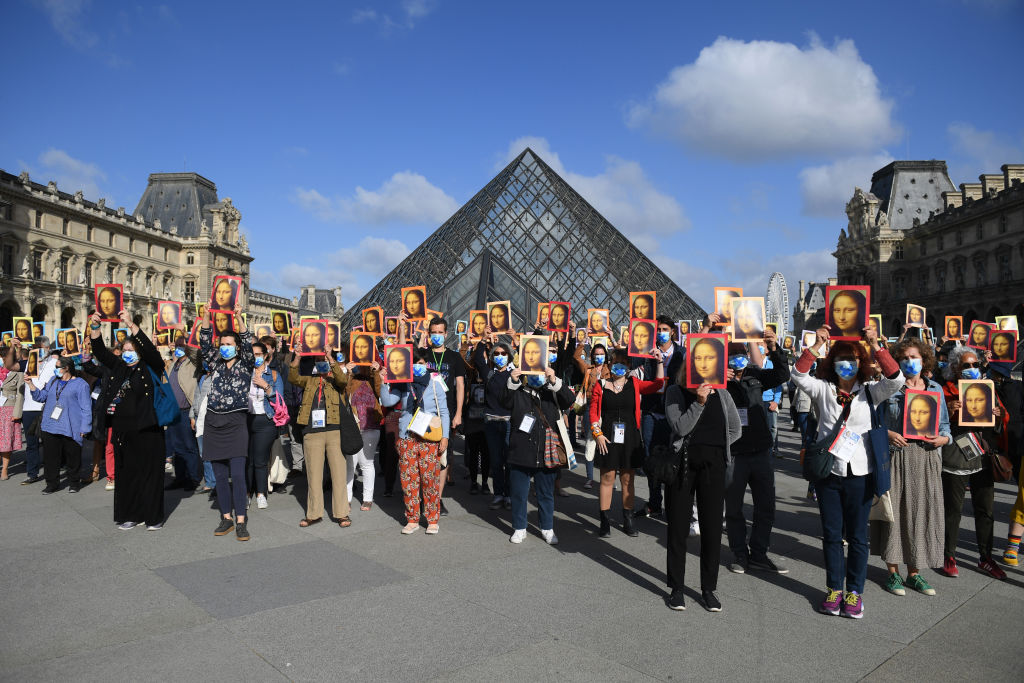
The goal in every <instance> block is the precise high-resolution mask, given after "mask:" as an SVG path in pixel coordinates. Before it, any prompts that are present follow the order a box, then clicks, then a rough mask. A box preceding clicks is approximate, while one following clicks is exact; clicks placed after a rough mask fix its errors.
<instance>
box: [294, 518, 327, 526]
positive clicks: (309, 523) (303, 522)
mask: <svg viewBox="0 0 1024 683" xmlns="http://www.w3.org/2000/svg"><path fill="white" fill-rule="evenodd" d="M322 521H324V518H323V517H317V518H316V519H303V520H301V521H300V522H299V526H300V527H302V528H303V529H305V528H306V527H307V526H313V525H314V524H319V523H320V522H322Z"/></svg>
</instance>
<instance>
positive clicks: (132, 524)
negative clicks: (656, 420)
mask: <svg viewBox="0 0 1024 683" xmlns="http://www.w3.org/2000/svg"><path fill="white" fill-rule="evenodd" d="M137 526H138V524H136V523H135V522H121V523H120V524H118V525H117V528H118V529H120V530H121V531H129V530H131V529H134V528H135V527H137ZM524 533H525V532H524Z"/></svg>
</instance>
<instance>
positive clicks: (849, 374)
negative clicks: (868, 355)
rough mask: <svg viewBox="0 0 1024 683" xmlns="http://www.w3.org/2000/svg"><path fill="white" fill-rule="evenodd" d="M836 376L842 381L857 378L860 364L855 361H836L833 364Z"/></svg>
mask: <svg viewBox="0 0 1024 683" xmlns="http://www.w3.org/2000/svg"><path fill="white" fill-rule="evenodd" d="M835 369H836V374H837V375H839V376H840V377H842V378H843V379H853V378H854V377H856V376H857V370H859V369H860V364H859V363H858V362H857V361H855V360H837V361H836V363H835Z"/></svg>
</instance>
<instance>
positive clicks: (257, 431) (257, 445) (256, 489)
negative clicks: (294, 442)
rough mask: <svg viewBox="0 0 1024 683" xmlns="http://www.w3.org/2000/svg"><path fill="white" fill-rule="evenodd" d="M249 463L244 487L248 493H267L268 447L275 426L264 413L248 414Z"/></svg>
mask: <svg viewBox="0 0 1024 683" xmlns="http://www.w3.org/2000/svg"><path fill="white" fill-rule="evenodd" d="M248 417H249V463H248V467H246V472H245V475H246V488H247V489H248V491H249V493H250V494H252V493H262V494H263V495H266V494H267V490H268V484H267V479H268V477H269V473H270V469H269V468H270V449H271V447H273V445H274V439H276V438H277V427H275V426H274V423H273V422H271V421H270V420H268V419H267V416H266V415H254V414H252V413H250V414H249V416H248Z"/></svg>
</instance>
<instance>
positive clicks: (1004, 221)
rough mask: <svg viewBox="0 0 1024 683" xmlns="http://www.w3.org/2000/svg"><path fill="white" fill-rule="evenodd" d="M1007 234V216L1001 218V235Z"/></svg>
mask: <svg viewBox="0 0 1024 683" xmlns="http://www.w3.org/2000/svg"><path fill="white" fill-rule="evenodd" d="M1005 232H1006V214H1003V215H1002V216H1000V217H999V234H1000V235H1002V234H1003V233H1005Z"/></svg>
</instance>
